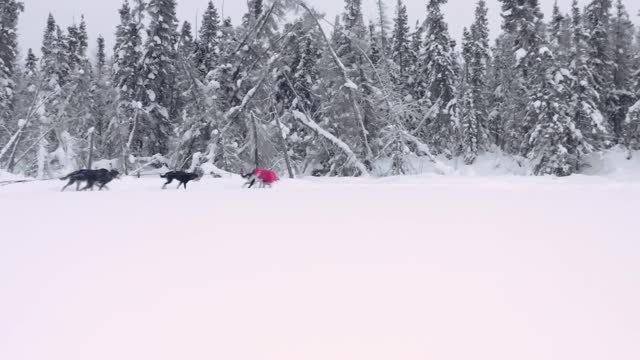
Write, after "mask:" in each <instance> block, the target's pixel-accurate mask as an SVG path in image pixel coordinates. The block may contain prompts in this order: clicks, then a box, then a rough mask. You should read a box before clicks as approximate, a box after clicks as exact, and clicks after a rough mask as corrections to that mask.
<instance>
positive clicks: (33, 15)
mask: <svg viewBox="0 0 640 360" xmlns="http://www.w3.org/2000/svg"><path fill="white" fill-rule="evenodd" d="M22 1H23V2H24V4H25V7H26V9H25V12H24V13H23V14H22V15H21V17H20V25H19V31H20V45H21V49H22V51H23V54H26V50H27V49H28V48H33V49H34V50H35V51H36V52H37V53H39V52H40V50H39V49H40V46H41V44H42V33H43V32H44V28H45V24H46V19H47V16H48V14H49V12H51V13H52V14H53V15H54V17H55V18H56V21H58V23H59V24H60V25H61V26H63V27H66V26H68V25H70V24H71V23H72V22H73V21H74V19H75V21H78V19H79V18H80V15H81V14H84V15H85V18H86V19H87V24H88V28H89V35H90V36H91V53H92V54H93V52H94V51H95V38H96V37H97V36H98V34H102V35H103V36H104V37H105V38H106V40H107V46H108V48H111V47H112V44H113V33H114V30H115V27H116V25H117V23H118V12H117V10H118V9H119V8H120V6H121V4H122V1H123V0H22ZM223 1H224V3H225V5H224V15H225V16H230V17H231V18H232V19H233V21H234V24H237V23H238V22H239V20H238V19H240V17H241V16H242V14H243V13H244V12H245V10H246V7H247V6H246V0H214V3H215V4H216V5H217V6H218V9H222V4H223ZM385 1H386V3H387V6H388V8H389V15H390V17H391V15H392V14H394V13H395V4H396V0H385ZM587 1H588V0H581V3H582V4H585V3H587ZM207 2H208V0H178V16H179V17H180V20H181V21H183V20H189V21H191V22H193V21H194V20H195V18H196V14H202V12H203V9H204V8H206V5H207ZM308 2H309V3H310V4H312V5H313V6H314V7H315V8H316V9H318V10H320V11H322V12H324V13H326V14H327V18H328V19H333V18H334V17H335V15H336V14H338V13H339V12H342V10H343V8H344V0H308ZM375 2H376V1H375V0H363V5H364V6H363V7H364V9H365V16H367V17H368V18H373V17H374V16H375V6H374V5H375ZM426 2H427V0H405V4H406V5H407V8H408V10H409V14H410V17H411V21H412V23H414V22H415V21H416V20H418V19H424V18H425V13H426ZM475 2H476V1H475V0H449V3H448V4H447V5H446V6H445V9H444V11H445V14H446V17H447V21H448V22H449V26H450V31H451V33H452V34H453V36H455V37H456V38H458V39H459V38H460V37H461V35H462V29H463V28H464V27H465V26H469V24H470V23H471V22H472V21H473V12H474V7H475ZM553 2H554V0H541V3H542V5H543V10H544V12H545V15H546V16H548V15H549V14H551V9H552V6H553ZM487 3H488V6H489V10H490V18H491V22H492V28H491V29H492V35H493V36H495V34H497V33H498V31H499V29H500V21H501V19H500V3H499V2H498V0H487ZM558 3H559V4H560V6H561V8H562V9H563V10H564V11H569V8H570V5H571V0H558ZM625 3H626V5H627V7H628V9H629V12H630V13H631V14H632V19H633V21H634V22H635V23H638V21H637V20H638V17H637V16H636V15H637V14H638V11H639V10H640V1H638V0H625Z"/></svg>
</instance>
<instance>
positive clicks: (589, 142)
mask: <svg viewBox="0 0 640 360" xmlns="http://www.w3.org/2000/svg"><path fill="white" fill-rule="evenodd" d="M571 9H572V10H571V18H572V33H573V40H572V43H573V47H572V49H571V54H570V70H571V76H572V80H573V81H572V84H571V93H572V98H571V109H572V110H571V111H572V115H573V121H574V123H575V126H576V128H577V129H578V130H579V131H580V132H581V137H580V139H579V140H580V143H581V146H580V148H579V149H578V150H577V151H578V152H577V155H578V156H581V155H585V154H588V153H590V152H592V151H595V150H599V149H602V148H604V146H605V141H606V137H607V133H608V132H607V129H606V127H605V123H604V117H603V115H602V113H601V112H600V109H599V108H598V100H599V99H600V95H599V94H598V92H597V91H596V90H595V84H594V82H593V81H594V78H593V75H592V73H591V68H590V67H589V65H588V44H587V40H588V35H587V33H586V31H585V29H584V25H583V20H582V14H581V12H580V8H579V7H578V1H577V0H573V4H572V8H571ZM579 165H580V164H578V167H579Z"/></svg>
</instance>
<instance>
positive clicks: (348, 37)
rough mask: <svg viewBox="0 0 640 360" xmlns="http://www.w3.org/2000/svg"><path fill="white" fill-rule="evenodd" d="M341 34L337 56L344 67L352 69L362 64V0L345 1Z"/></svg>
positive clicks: (363, 29) (363, 35) (364, 30)
mask: <svg viewBox="0 0 640 360" xmlns="http://www.w3.org/2000/svg"><path fill="white" fill-rule="evenodd" d="M342 25H343V26H344V30H343V31H342V32H343V34H342V36H341V37H340V43H339V46H338V50H337V51H338V55H339V56H340V57H341V58H342V61H343V62H344V65H345V66H347V67H350V68H352V70H354V69H353V68H354V67H358V66H360V65H361V63H362V59H361V55H362V54H361V51H360V49H358V47H360V48H362V47H363V43H364V40H365V36H366V29H365V25H364V18H363V16H362V0H345V12H344V13H343V15H342Z"/></svg>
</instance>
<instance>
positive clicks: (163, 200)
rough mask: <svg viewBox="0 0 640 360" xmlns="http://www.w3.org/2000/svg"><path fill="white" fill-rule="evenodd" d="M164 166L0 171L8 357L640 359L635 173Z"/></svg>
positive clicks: (2, 317) (639, 192)
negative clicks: (338, 172)
mask: <svg viewBox="0 0 640 360" xmlns="http://www.w3.org/2000/svg"><path fill="white" fill-rule="evenodd" d="M162 183H163V182H162V179H159V178H144V179H133V178H126V179H123V180H116V181H115V182H113V183H112V184H111V185H110V187H111V189H112V190H111V191H110V192H97V191H96V192H79V193H76V192H73V191H69V192H65V193H60V192H59V190H60V188H61V187H62V186H63V185H64V182H62V181H47V182H34V183H27V184H16V185H11V186H6V187H0V222H1V226H0V231H1V233H0V234H2V235H1V236H0V295H1V296H0V359H8V360H43V359H47V360H58V359H59V360H63V359H64V360H76V359H77V360H80V359H83V360H84V359H93V360H103V359H104V360H113V359H119V360H139V359H156V360H165V359H166V360H174V359H188V360H200V359H203V360H204V359H224V360H245V359H246V360H249V359H251V360H257V359H261V360H262V359H268V360H289V359H291V360H294V359H295V360H300V359H305V360H306V359H312V360H316V359H317V360H321V359H322V360H325V359H367V360H377V359H380V360H383V359H384V360H386V359H402V360H412V359H416V360H417V359H420V360H423V359H435V360H477V359H480V360H484V359H487V360H489V359H491V360H502V359H504V360H529V359H531V360H534V359H535V360H540V359H558V360H569V359H576V360H577V359H580V360H591V359H593V360H596V359H597V360H601V359H602V360H604V359H607V360H608V359H616V360H627V359H628V360H632V359H633V360H635V359H638V358H640V307H638V304H640V243H639V242H638V235H637V223H638V222H637V219H638V211H637V209H638V204H639V203H640V202H639V201H640V185H639V184H638V183H635V182H631V181H623V182H618V181H614V180H611V179H605V178H595V177H593V178H592V177H584V176H582V177H580V176H578V177H572V178H569V179H555V180H554V179H550V178H524V177H485V178H463V177H437V176H425V177H406V178H389V179H382V180H375V179H318V180H315V179H314V180H296V181H288V180H285V181H282V182H279V183H278V184H276V185H275V186H274V188H273V189H268V190H247V189H241V188H240V185H241V184H242V182H241V181H240V180H239V179H204V180H202V181H201V182H198V183H191V184H189V190H187V191H183V190H179V191H178V190H174V189H175V187H174V188H173V189H171V188H169V189H168V190H165V191H162V190H160V187H161V186H162ZM172 185H173V184H172ZM170 186H171V185H170ZM175 186H177V184H175Z"/></svg>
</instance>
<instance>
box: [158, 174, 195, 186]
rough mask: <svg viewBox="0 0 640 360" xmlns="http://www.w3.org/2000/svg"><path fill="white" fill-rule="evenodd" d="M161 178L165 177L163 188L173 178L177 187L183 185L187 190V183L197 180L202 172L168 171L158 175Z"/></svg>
mask: <svg viewBox="0 0 640 360" xmlns="http://www.w3.org/2000/svg"><path fill="white" fill-rule="evenodd" d="M160 177H161V178H163V179H167V182H166V183H164V185H163V186H162V188H163V189H166V188H167V185H169V184H171V182H173V180H178V187H177V189H180V186H184V189H185V190H187V184H188V183H189V181H198V180H200V178H202V173H200V172H193V173H190V172H185V171H170V172H168V173H166V174H164V175H160Z"/></svg>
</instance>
